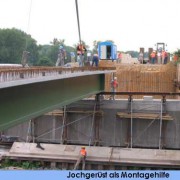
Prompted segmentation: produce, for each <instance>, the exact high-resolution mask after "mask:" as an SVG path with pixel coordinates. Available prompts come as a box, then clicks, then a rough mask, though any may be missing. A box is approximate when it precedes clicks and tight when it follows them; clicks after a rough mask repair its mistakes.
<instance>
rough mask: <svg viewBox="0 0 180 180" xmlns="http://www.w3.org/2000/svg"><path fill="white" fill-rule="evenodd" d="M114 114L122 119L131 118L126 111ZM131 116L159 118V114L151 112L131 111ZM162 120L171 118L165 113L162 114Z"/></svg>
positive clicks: (136, 117)
mask: <svg viewBox="0 0 180 180" xmlns="http://www.w3.org/2000/svg"><path fill="white" fill-rule="evenodd" d="M116 116H117V117H119V118H122V119H124V118H126V119H130V118H131V114H130V113H129V114H128V113H126V112H117V114H116ZM132 117H133V119H157V120H160V115H159V114H153V113H133V114H132ZM162 120H168V121H172V120H173V118H172V116H170V115H169V114H166V115H162Z"/></svg>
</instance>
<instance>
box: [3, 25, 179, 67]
mask: <svg viewBox="0 0 180 180" xmlns="http://www.w3.org/2000/svg"><path fill="white" fill-rule="evenodd" d="M107 41H110V42H113V41H112V40H107ZM100 42H101V41H96V40H95V41H93V49H92V50H90V51H91V52H92V53H94V52H97V48H98V43H100ZM83 43H84V44H85V47H86V49H89V46H88V45H87V44H86V43H85V42H84V41H83ZM113 43H114V42H113ZM59 45H63V46H64V47H65V49H66V52H67V59H66V60H65V63H68V62H70V59H71V58H70V53H71V52H74V53H75V54H76V47H77V44H74V45H73V46H68V45H66V44H65V40H64V39H58V38H54V39H53V40H52V41H51V42H50V44H49V45H37V41H36V40H35V39H33V38H32V37H31V35H29V34H26V33H25V32H23V31H21V30H19V29H16V28H12V29H0V63H12V64H20V63H21V58H22V53H23V51H25V50H26V51H28V52H30V56H29V58H28V63H29V65H30V66H54V65H55V63H56V60H57V57H58V48H59ZM179 51H180V50H178V51H177V52H175V53H176V54H178V57H179V56H180V55H179ZM123 53H129V54H130V55H131V56H132V57H136V58H138V56H139V52H137V51H126V52H123ZM147 55H148V54H147V53H145V56H147Z"/></svg>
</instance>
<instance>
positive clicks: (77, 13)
mask: <svg viewBox="0 0 180 180" xmlns="http://www.w3.org/2000/svg"><path fill="white" fill-rule="evenodd" d="M75 3H76V15H77V23H78V33H79V42H80V44H81V31H80V21H79V10H78V0H75Z"/></svg>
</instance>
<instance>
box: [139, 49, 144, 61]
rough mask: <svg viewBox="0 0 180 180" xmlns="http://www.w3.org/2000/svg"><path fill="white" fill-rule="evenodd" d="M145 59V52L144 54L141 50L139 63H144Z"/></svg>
mask: <svg viewBox="0 0 180 180" xmlns="http://www.w3.org/2000/svg"><path fill="white" fill-rule="evenodd" d="M143 60H144V54H143V52H142V51H140V53H139V63H140V64H143Z"/></svg>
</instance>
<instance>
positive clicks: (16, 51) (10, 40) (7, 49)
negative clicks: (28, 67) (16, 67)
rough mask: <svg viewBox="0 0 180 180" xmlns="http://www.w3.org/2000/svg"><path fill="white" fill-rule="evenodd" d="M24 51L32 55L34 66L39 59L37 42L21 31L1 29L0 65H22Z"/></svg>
mask: <svg viewBox="0 0 180 180" xmlns="http://www.w3.org/2000/svg"><path fill="white" fill-rule="evenodd" d="M26 47H27V48H26ZM24 50H27V51H29V52H30V53H31V56H30V64H34V63H35V61H36V60H37V58H38V51H37V50H38V47H37V45H36V41H35V40H34V39H32V38H31V36H30V35H27V34H26V33H25V32H23V31H21V30H18V29H15V28H12V29H0V63H21V58H22V53H23V51H24Z"/></svg>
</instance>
